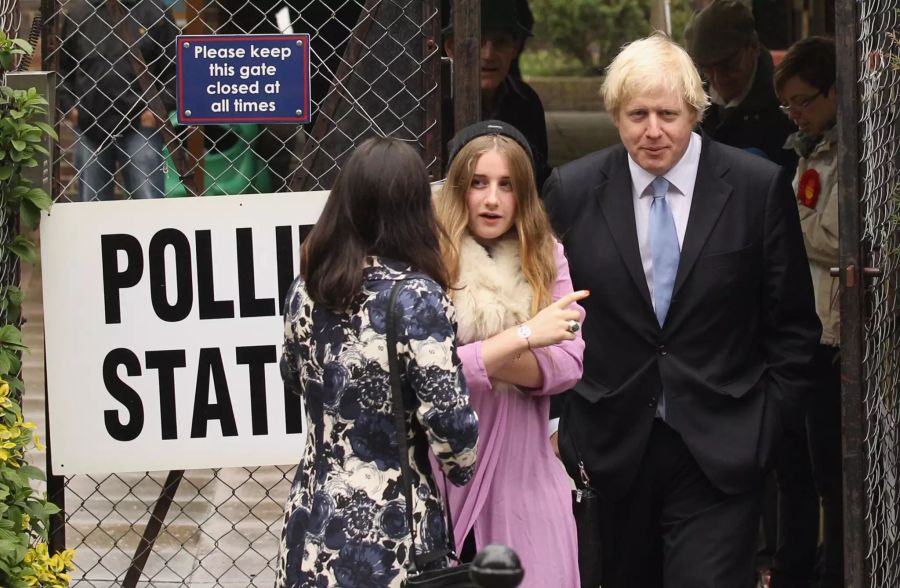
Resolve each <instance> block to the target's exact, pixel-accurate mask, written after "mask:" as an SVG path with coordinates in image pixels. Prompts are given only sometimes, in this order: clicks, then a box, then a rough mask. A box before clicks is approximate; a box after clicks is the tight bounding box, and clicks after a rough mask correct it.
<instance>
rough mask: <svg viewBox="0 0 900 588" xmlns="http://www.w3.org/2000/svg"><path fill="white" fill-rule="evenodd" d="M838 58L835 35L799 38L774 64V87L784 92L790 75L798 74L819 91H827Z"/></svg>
mask: <svg viewBox="0 0 900 588" xmlns="http://www.w3.org/2000/svg"><path fill="white" fill-rule="evenodd" d="M836 60H837V58H836V56H835V48H834V39H829V38H828V37H808V38H806V39H803V40H802V41H797V42H796V43H794V44H793V45H791V47H790V48H789V49H788V50H787V53H785V54H784V58H783V59H782V60H781V63H779V64H778V66H777V67H776V68H775V90H776V91H778V92H781V89H782V88H784V85H785V84H786V83H787V81H788V80H789V79H791V78H794V77H797V78H800V79H801V80H803V81H804V82H806V83H807V84H809V85H810V86H812V87H814V88H817V89H818V90H819V91H820V92H827V91H828V90H830V89H831V86H833V85H834V79H835V76H836V75H837V69H836V68H837V65H836Z"/></svg>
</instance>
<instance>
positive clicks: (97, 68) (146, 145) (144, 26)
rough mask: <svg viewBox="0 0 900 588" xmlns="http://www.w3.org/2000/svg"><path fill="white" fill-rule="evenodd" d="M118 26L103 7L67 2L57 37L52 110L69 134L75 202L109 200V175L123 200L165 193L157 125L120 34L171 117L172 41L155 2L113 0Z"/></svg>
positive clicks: (94, 1)
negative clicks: (127, 36) (128, 36)
mask: <svg viewBox="0 0 900 588" xmlns="http://www.w3.org/2000/svg"><path fill="white" fill-rule="evenodd" d="M119 3H120V4H121V7H122V12H123V14H124V17H123V18H124V21H123V22H122V23H119V22H118V21H115V19H113V17H112V15H111V14H110V8H109V5H108V3H107V2H106V1H105V0H90V1H86V0H74V2H71V3H69V4H68V5H67V6H66V12H65V13H64V18H63V24H62V29H61V32H60V39H61V49H60V52H59V56H60V58H59V74H60V77H61V80H62V83H61V85H60V92H59V108H60V111H61V112H63V113H65V116H66V120H68V121H69V124H70V125H72V127H73V128H74V129H75V133H76V137H75V145H74V148H75V167H76V168H77V170H78V178H79V186H78V196H79V199H80V200H81V201H82V202H86V201H89V200H112V199H113V196H114V193H115V187H116V181H115V176H116V173H117V172H121V174H122V183H123V185H124V191H125V192H126V193H127V194H128V195H129V196H130V197H131V198H162V197H163V195H164V193H165V172H164V167H163V135H162V129H161V127H162V125H163V121H162V120H160V119H159V118H158V117H157V116H156V114H154V113H153V111H152V110H151V109H150V96H148V95H147V94H145V93H144V92H143V91H142V89H141V85H140V83H139V82H138V76H137V74H136V72H135V65H134V64H133V63H132V59H131V56H130V54H129V48H128V46H127V45H126V43H125V41H124V39H123V38H122V35H121V34H120V29H121V27H131V28H132V29H133V31H132V33H133V37H134V38H135V39H137V43H138V50H139V51H140V54H141V57H142V58H143V63H144V66H145V67H146V68H147V70H148V71H147V73H148V74H149V76H148V77H149V79H151V80H153V81H154V83H153V85H152V90H151V92H154V93H157V92H158V93H159V95H160V99H161V100H162V102H163V105H164V106H165V108H166V110H167V111H170V110H174V109H175V94H174V92H175V59H174V56H175V36H176V35H177V34H178V29H177V27H176V26H175V19H174V18H173V16H172V13H171V11H169V10H168V9H166V8H165V7H164V4H163V2H162V0H119Z"/></svg>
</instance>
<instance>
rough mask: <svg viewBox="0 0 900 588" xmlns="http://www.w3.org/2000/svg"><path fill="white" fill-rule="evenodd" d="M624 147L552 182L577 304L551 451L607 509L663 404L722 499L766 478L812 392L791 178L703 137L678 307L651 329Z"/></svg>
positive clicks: (547, 190) (806, 298)
mask: <svg viewBox="0 0 900 588" xmlns="http://www.w3.org/2000/svg"><path fill="white" fill-rule="evenodd" d="M632 198H633V197H632V186H631V175H630V173H629V170H628V161H627V153H626V151H625V149H624V147H622V146H621V145H617V146H613V147H610V148H608V149H605V150H603V151H600V152H597V153H593V154H590V155H588V156H586V157H583V158H581V159H579V160H577V161H573V162H571V163H568V164H566V165H564V166H561V167H559V168H557V169H556V170H554V172H553V173H552V174H551V176H550V178H549V180H548V181H547V183H546V185H545V186H544V199H545V205H546V207H547V210H548V212H549V214H550V217H551V219H552V221H553V224H554V228H555V229H556V231H557V234H558V235H559V236H560V238H561V239H562V242H563V245H564V246H565V249H566V254H567V256H568V259H569V268H570V270H571V272H572V281H573V282H574V285H575V289H576V290H578V289H588V290H590V291H591V295H590V296H589V297H588V298H587V299H585V300H583V301H582V304H583V305H584V307H585V310H586V311H587V316H586V318H585V321H584V328H583V334H584V340H585V343H586V346H587V347H586V349H585V356H584V377H583V379H582V380H581V382H580V383H579V384H578V385H577V386H576V387H575V389H574V390H573V391H570V392H569V393H568V395H567V397H566V400H565V404H564V407H563V412H562V415H561V421H560V435H559V445H560V450H561V452H562V457H563V461H564V462H565V464H566V467H567V469H568V471H569V473H570V475H572V476H573V477H575V478H576V479H577V478H578V477H579V476H578V467H577V464H578V462H579V461H583V462H584V464H585V466H586V469H587V472H588V474H589V476H590V478H591V484H592V486H594V487H595V488H596V489H597V490H598V491H600V492H601V493H603V494H605V495H607V496H609V497H611V498H613V499H615V498H618V497H621V496H622V495H624V494H625V493H626V492H627V491H628V489H629V487H630V485H631V483H632V481H633V480H634V476H635V474H636V472H637V468H638V465H639V464H640V461H641V458H642V456H643V453H644V449H645V447H646V443H647V439H648V436H649V434H650V429H651V427H652V424H653V419H654V416H655V413H656V405H657V402H658V397H659V395H660V392H661V390H663V389H664V390H665V394H666V422H667V423H668V424H669V425H670V426H671V427H672V428H673V429H675V430H676V431H677V432H678V433H679V434H680V435H681V436H682V438H683V439H684V442H685V444H686V445H687V447H688V448H689V449H690V451H691V453H692V455H693V456H694V458H695V459H696V460H697V462H698V463H699V465H700V467H701V469H702V470H703V472H704V473H705V474H706V475H707V477H709V479H710V480H711V481H712V482H713V483H714V484H715V485H716V486H717V487H718V488H720V489H721V490H723V491H725V492H728V493H738V492H744V491H746V490H748V489H750V488H751V487H753V486H754V485H756V484H758V483H759V482H760V480H761V477H762V476H761V473H762V471H763V470H764V469H765V468H766V467H767V465H768V461H769V458H770V457H771V454H772V448H773V445H774V444H775V443H776V442H777V441H778V439H779V438H780V434H781V426H782V422H783V419H784V418H788V417H790V415H792V414H796V412H797V410H798V406H799V401H800V398H801V396H802V395H803V394H805V393H806V391H807V389H808V385H809V381H808V376H807V369H806V366H807V364H808V363H809V361H810V359H811V358H812V354H813V351H814V349H815V347H816V343H817V342H818V340H819V333H820V330H821V327H820V324H819V320H818V318H817V317H816V313H815V307H814V303H813V291H812V284H811V280H810V275H809V266H808V265H807V260H806V254H805V251H804V247H803V240H802V236H801V232H800V223H799V218H798V213H797V205H796V204H795V201H794V196H793V191H792V189H791V184H790V178H789V177H787V175H786V174H785V173H784V172H783V171H781V168H779V167H778V166H776V165H775V164H773V163H771V162H769V161H766V160H765V159H763V158H761V157H757V156H755V155H751V154H748V153H745V152H743V151H740V150H738V149H734V148H732V147H727V146H725V145H722V144H720V143H716V142H714V141H712V140H709V139H708V138H706V137H704V139H703V147H702V150H701V155H700V165H699V170H698V173H697V182H696V186H695V188H694V194H693V201H692V204H691V211H690V216H689V220H688V226H687V231H686V233H685V237H684V243H683V245H682V252H681V260H680V263H679V267H678V274H677V277H676V281H675V289H674V292H673V297H672V302H671V306H670V307H669V311H668V316H667V318H666V322H665V325H664V326H663V328H660V327H659V325H658V323H657V320H656V316H655V314H654V312H653V307H652V305H651V301H650V293H649V290H648V288H647V281H646V278H645V277H644V271H643V267H642V265H641V256H640V250H639V247H638V240H637V232H636V229H635V220H634V205H633V202H632Z"/></svg>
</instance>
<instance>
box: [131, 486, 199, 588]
mask: <svg viewBox="0 0 900 588" xmlns="http://www.w3.org/2000/svg"><path fill="white" fill-rule="evenodd" d="M183 477H184V470H172V471H170V472H169V475H168V476H166V482H165V484H164V485H163V487H162V490H161V491H160V493H159V498H158V499H157V500H156V504H155V505H153V512H152V513H151V514H150V520H149V521H147V526H146V527H144V534H143V536H141V541H140V543H138V546H137V549H135V551H134V557H133V558H132V559H131V565H130V566H128V571H127V572H125V580H123V581H122V588H135V586H137V583H138V580H140V579H141V574H143V573H144V566H145V565H147V558H149V557H150V552H151V551H153V544H154V543H155V542H156V538H157V537H158V536H159V532H160V531H161V530H162V526H163V523H164V522H165V520H166V515H167V514H168V512H169V507H170V506H171V505H172V501H173V500H174V499H175V492H176V491H177V490H178V485H179V484H180V483H181V479H182V478H183Z"/></svg>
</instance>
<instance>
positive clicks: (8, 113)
mask: <svg viewBox="0 0 900 588" xmlns="http://www.w3.org/2000/svg"><path fill="white" fill-rule="evenodd" d="M0 55H2V52H0ZM46 113H47V101H46V100H45V99H44V98H43V97H42V96H41V95H40V94H38V92H37V90H35V89H34V88H29V89H27V90H13V89H11V88H7V87H5V86H4V87H0V114H2V115H3V116H2V118H0V196H2V197H3V199H4V201H5V202H6V206H7V207H12V208H13V210H14V211H15V212H16V213H18V214H19V215H21V218H22V221H23V222H24V223H25V224H26V226H28V227H30V228H35V227H37V224H38V222H39V221H40V217H41V211H42V210H47V209H49V208H50V203H51V199H50V195H49V194H47V192H45V191H44V190H43V189H42V188H39V187H33V186H31V185H30V182H29V181H28V180H27V179H26V178H24V177H23V176H22V170H23V169H24V168H30V167H36V166H37V165H38V155H39V154H41V155H48V153H47V150H46V149H45V148H44V146H43V145H41V141H43V140H44V137H45V136H48V135H49V136H50V137H52V138H53V139H57V138H58V137H57V135H56V131H54V130H53V127H51V126H50V125H48V124H47V123H45V122H41V121H35V118H37V117H38V116H40V115H43V114H46ZM10 249H11V250H13V251H14V253H16V254H17V255H20V256H21V254H23V253H24V254H28V252H29V251H33V249H34V247H33V246H32V247H31V248H29V247H27V246H24V247H19V246H18V244H17V246H16V248H15V249H12V248H10ZM27 261H30V262H32V263H33V260H27Z"/></svg>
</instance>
